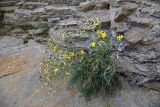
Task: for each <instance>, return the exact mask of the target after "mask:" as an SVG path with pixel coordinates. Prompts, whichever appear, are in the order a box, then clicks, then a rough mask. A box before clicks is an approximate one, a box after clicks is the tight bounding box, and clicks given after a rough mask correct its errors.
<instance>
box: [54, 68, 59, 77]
mask: <svg viewBox="0 0 160 107" xmlns="http://www.w3.org/2000/svg"><path fill="white" fill-rule="evenodd" d="M58 70H59V69H58V68H57V67H56V68H54V75H56V74H57V72H58Z"/></svg>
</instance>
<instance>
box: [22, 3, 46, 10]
mask: <svg viewBox="0 0 160 107" xmlns="http://www.w3.org/2000/svg"><path fill="white" fill-rule="evenodd" d="M46 5H47V3H42V2H25V3H24V4H23V6H22V7H21V9H31V10H33V9H36V8H40V7H44V6H46Z"/></svg>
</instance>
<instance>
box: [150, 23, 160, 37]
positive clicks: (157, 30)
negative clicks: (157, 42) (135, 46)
mask: <svg viewBox="0 0 160 107" xmlns="http://www.w3.org/2000/svg"><path fill="white" fill-rule="evenodd" d="M150 35H151V36H154V37H160V25H155V26H154V27H153V28H152V29H151V31H150Z"/></svg>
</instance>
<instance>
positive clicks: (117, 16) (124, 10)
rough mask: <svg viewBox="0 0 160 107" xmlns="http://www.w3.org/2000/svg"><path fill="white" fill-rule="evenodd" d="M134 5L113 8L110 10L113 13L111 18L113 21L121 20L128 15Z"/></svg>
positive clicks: (133, 8)
mask: <svg viewBox="0 0 160 107" xmlns="http://www.w3.org/2000/svg"><path fill="white" fill-rule="evenodd" d="M135 9H136V7H135V6H124V7H121V8H117V9H113V10H111V11H110V13H111V14H113V16H112V17H113V19H114V21H115V22H118V23H119V22H123V21H124V20H125V19H126V18H127V17H128V16H130V15H131V14H132V13H133V12H134V11H135Z"/></svg>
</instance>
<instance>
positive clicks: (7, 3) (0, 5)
mask: <svg viewBox="0 0 160 107" xmlns="http://www.w3.org/2000/svg"><path fill="white" fill-rule="evenodd" d="M15 5H16V1H5V2H3V1H2V2H0V7H6V6H15Z"/></svg>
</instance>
